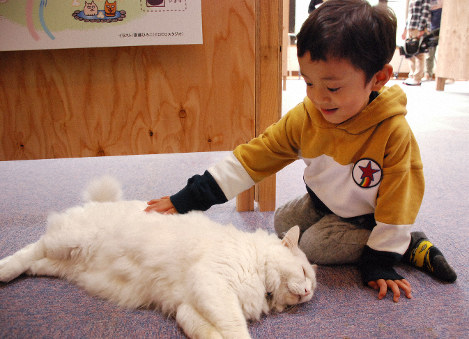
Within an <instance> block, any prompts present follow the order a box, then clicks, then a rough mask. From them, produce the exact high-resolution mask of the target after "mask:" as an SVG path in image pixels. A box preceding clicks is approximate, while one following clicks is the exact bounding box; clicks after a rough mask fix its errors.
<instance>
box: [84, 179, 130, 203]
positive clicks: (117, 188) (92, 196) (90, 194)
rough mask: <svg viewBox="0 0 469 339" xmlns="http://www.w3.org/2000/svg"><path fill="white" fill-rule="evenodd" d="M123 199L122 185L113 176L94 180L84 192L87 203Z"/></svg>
mask: <svg viewBox="0 0 469 339" xmlns="http://www.w3.org/2000/svg"><path fill="white" fill-rule="evenodd" d="M121 198H122V188H121V185H120V183H119V181H117V180H116V179H115V178H113V177H111V176H103V177H101V178H97V179H94V180H92V181H91V182H90V183H89V184H88V186H87V187H86V189H85V191H84V192H83V199H84V200H85V201H96V202H106V201H119V200H121Z"/></svg>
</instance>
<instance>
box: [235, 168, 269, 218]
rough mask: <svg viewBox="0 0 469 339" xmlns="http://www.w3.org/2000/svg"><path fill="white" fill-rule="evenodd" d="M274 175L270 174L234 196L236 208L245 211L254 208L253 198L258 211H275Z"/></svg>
mask: <svg viewBox="0 0 469 339" xmlns="http://www.w3.org/2000/svg"><path fill="white" fill-rule="evenodd" d="M275 179H276V176H275V175H272V176H270V177H268V178H266V179H264V180H262V182H260V183H259V184H257V185H256V186H254V187H251V188H250V189H248V190H247V191H244V192H243V193H240V194H238V196H237V197H236V210H237V211H238V212H247V211H253V210H254V200H255V201H257V203H258V204H259V211H261V212H269V211H275V195H276V180H275Z"/></svg>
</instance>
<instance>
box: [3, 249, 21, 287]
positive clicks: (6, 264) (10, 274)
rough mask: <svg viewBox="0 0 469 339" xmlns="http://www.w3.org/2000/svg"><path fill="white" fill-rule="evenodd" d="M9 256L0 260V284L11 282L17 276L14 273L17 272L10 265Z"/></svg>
mask: <svg viewBox="0 0 469 339" xmlns="http://www.w3.org/2000/svg"><path fill="white" fill-rule="evenodd" d="M11 257H12V256H11V255H10V256H9V257H6V258H3V259H2V260H0V282H4V283H7V282H10V281H11V280H13V279H15V278H16V277H17V276H18V274H17V273H16V271H17V270H15V269H14V267H12V266H13V265H11V260H10V259H11Z"/></svg>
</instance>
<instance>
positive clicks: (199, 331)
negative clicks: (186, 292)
mask: <svg viewBox="0 0 469 339" xmlns="http://www.w3.org/2000/svg"><path fill="white" fill-rule="evenodd" d="M176 322H177V323H178V324H179V326H181V328H182V329H183V331H184V333H186V335H187V336H188V337H189V338H194V339H197V338H208V339H223V337H222V335H221V334H220V332H218V331H217V329H216V328H215V327H214V326H213V325H212V324H210V323H209V322H208V321H207V320H206V319H205V318H204V317H203V316H202V315H200V313H199V312H197V310H196V309H194V308H193V307H192V306H191V305H189V304H181V305H180V306H179V307H178V309H177V313H176Z"/></svg>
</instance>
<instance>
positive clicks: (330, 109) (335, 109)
mask: <svg viewBox="0 0 469 339" xmlns="http://www.w3.org/2000/svg"><path fill="white" fill-rule="evenodd" d="M337 110H338V108H328V109H326V108H321V112H322V114H325V115H329V114H333V113H335V112H336V111H337Z"/></svg>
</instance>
